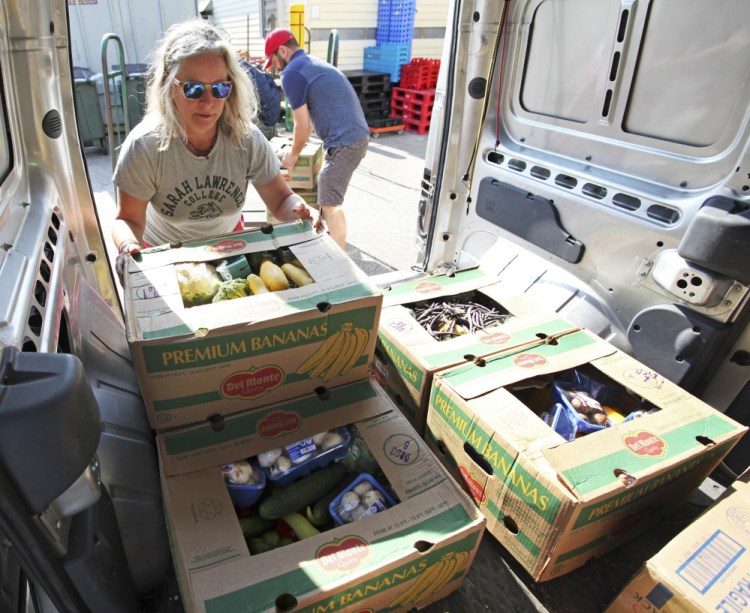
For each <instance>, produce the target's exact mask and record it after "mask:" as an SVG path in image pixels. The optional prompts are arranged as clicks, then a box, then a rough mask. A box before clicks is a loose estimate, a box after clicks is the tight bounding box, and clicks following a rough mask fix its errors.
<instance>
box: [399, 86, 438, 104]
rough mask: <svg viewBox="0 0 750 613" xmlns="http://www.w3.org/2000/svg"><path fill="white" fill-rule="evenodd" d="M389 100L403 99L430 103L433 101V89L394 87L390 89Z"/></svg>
mask: <svg viewBox="0 0 750 613" xmlns="http://www.w3.org/2000/svg"><path fill="white" fill-rule="evenodd" d="M391 100H403V101H410V102H419V103H422V104H425V103H426V104H432V103H433V102H435V90H434V89H407V88H405V87H394V88H393V89H392V90H391Z"/></svg>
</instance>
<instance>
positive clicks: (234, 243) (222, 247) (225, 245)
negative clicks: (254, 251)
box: [208, 239, 247, 253]
mask: <svg viewBox="0 0 750 613" xmlns="http://www.w3.org/2000/svg"><path fill="white" fill-rule="evenodd" d="M245 245H247V243H246V242H245V241H242V240H237V239H226V240H223V241H220V242H218V243H214V244H213V245H211V246H210V247H208V250H209V251H214V252H217V253H226V252H227V251H237V250H238V249H242V248H244V247H245Z"/></svg>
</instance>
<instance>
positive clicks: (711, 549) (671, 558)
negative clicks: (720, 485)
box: [607, 471, 750, 613]
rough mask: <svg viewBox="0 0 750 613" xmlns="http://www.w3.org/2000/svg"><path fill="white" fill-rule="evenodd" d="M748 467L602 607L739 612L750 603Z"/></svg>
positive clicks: (609, 612)
mask: <svg viewBox="0 0 750 613" xmlns="http://www.w3.org/2000/svg"><path fill="white" fill-rule="evenodd" d="M749 520H750V471H746V472H745V473H744V474H743V475H741V476H740V478H739V479H737V480H736V481H735V482H734V484H732V485H731V486H730V487H729V488H728V489H727V490H726V491H725V492H724V494H723V495H722V496H721V498H720V499H719V500H717V501H716V503H714V504H713V505H712V506H711V507H710V508H709V509H708V510H707V511H706V512H705V513H704V514H703V515H701V516H700V517H699V518H698V519H696V520H695V521H694V522H693V523H692V524H691V525H690V526H688V527H687V528H685V530H683V531H682V532H681V533H680V534H678V535H677V536H676V537H675V538H674V539H672V541H670V542H669V543H668V544H667V545H666V546H665V547H664V548H663V549H662V550H661V551H660V552H659V553H657V554H656V555H655V556H654V557H653V558H651V559H650V560H648V562H646V564H645V565H644V566H643V568H642V569H641V570H640V571H639V572H638V573H637V574H636V576H635V577H633V579H632V580H631V581H630V583H628V585H627V586H625V588H624V589H623V591H622V592H621V593H620V595H619V596H618V597H617V598H616V599H615V601H614V602H613V603H612V604H611V606H610V607H609V608H608V609H607V613H616V612H617V611H648V610H651V611H665V612H666V613H669V612H672V611H695V612H696V613H697V612H699V611H742V610H744V609H746V608H747V606H748V604H750V595H749V592H750V580H749V578H750V552H749V551H748V547H747V545H748V542H750V522H749Z"/></svg>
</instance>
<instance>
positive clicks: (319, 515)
mask: <svg viewBox="0 0 750 613" xmlns="http://www.w3.org/2000/svg"><path fill="white" fill-rule="evenodd" d="M357 477H359V474H358V473H352V474H349V475H346V476H345V477H344V480H343V481H341V482H340V483H338V484H337V485H336V486H335V487H334V488H332V489H331V490H330V491H328V492H326V493H325V494H324V495H323V496H321V497H320V498H318V499H317V500H316V501H315V503H314V504H313V505H312V506H311V507H309V509H310V513H309V519H310V521H311V522H312V523H313V525H314V526H325V525H326V524H327V523H328V522H329V521H331V514H330V513H329V512H328V507H329V505H330V504H331V503H332V502H333V499H334V498H336V496H338V495H339V494H340V493H341V492H343V491H344V490H345V489H346V488H347V487H349V484H350V483H351V482H352V481H354V480H355V479H356V478H357Z"/></svg>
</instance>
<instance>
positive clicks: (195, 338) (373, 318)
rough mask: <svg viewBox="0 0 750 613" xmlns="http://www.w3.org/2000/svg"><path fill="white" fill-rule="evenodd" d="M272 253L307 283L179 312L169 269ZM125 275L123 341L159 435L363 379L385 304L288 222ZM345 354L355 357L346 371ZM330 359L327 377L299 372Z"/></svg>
mask: <svg viewBox="0 0 750 613" xmlns="http://www.w3.org/2000/svg"><path fill="white" fill-rule="evenodd" d="M268 228H271V226H268ZM279 247H288V248H289V249H290V250H291V251H292V253H293V254H294V255H295V256H296V257H297V258H298V259H299V260H300V262H302V263H303V265H304V266H305V268H306V269H307V271H308V272H309V273H310V275H311V276H312V277H313V279H314V280H315V283H313V284H310V285H306V286H304V287H299V288H294V289H289V290H284V291H281V292H270V293H266V294H259V295H255V296H249V297H245V298H237V299H234V300H228V301H223V302H217V303H214V304H206V305H201V306H193V307H191V308H186V307H185V306H184V304H183V301H182V297H181V294H180V290H179V286H178V282H177V274H176V272H175V264H177V263H180V262H215V261H217V260H221V259H222V258H225V257H229V256H236V255H243V254H250V253H258V252H263V251H270V250H274V249H277V248H279ZM254 272H257V271H254ZM125 277H126V280H125V314H126V327H127V334H128V342H129V344H130V350H131V353H132V356H133V362H134V364H135V366H136V372H137V374H138V379H139V383H140V386H141V390H142V392H143V397H144V400H145V403H146V409H147V411H148V415H149V419H150V421H151V425H152V426H153V427H154V428H156V429H162V428H168V427H175V426H179V425H185V424H189V423H194V422H197V421H201V420H204V419H206V418H208V417H209V416H215V415H219V416H222V415H229V414H231V413H236V412H239V411H245V410H248V409H252V408H255V407H261V406H264V405H266V404H269V403H272V402H276V401H279V400H282V399H286V398H294V397H296V396H301V395H305V394H309V393H311V391H312V390H313V389H315V387H316V386H319V385H325V386H329V387H330V386H336V385H342V384H345V383H349V382H352V381H357V380H360V379H363V378H366V377H368V376H369V371H370V367H371V364H372V356H373V352H374V350H375V329H376V327H377V322H378V320H379V317H380V307H381V303H382V295H381V293H380V292H379V291H378V289H377V288H376V287H375V286H374V285H372V284H371V283H370V281H369V280H368V278H367V276H366V275H365V274H364V273H363V272H362V271H361V270H359V269H358V268H357V267H356V265H355V264H354V263H353V262H352V261H351V259H349V257H348V256H347V255H346V254H345V253H344V252H343V251H342V250H341V249H340V248H339V247H338V246H337V245H336V244H335V242H334V241H333V240H332V239H331V238H330V237H329V236H328V235H324V234H317V233H316V232H314V231H313V230H312V228H311V227H310V225H309V224H306V223H302V222H292V223H288V224H280V225H276V226H273V231H272V232H271V233H265V232H264V231H263V230H260V229H258V230H253V231H245V232H242V233H236V234H231V235H225V236H221V237H215V238H212V239H207V240H205V241H200V242H195V243H186V244H184V245H183V246H182V247H179V248H169V247H168V246H165V247H160V248H154V249H148V250H145V251H143V252H142V259H141V261H140V262H135V261H134V260H132V259H130V260H129V262H128V268H127V270H126V274H125ZM334 336H337V339H335V340H331V339H332V337H334ZM342 336H343V337H345V338H342ZM339 341H340V342H339ZM355 341H356V342H355ZM325 343H328V344H327V345H324V344H325ZM345 348H348V349H351V350H352V351H350V352H349V356H350V358H351V359H350V360H349V361H347V360H345V356H346V352H345V351H344V349H345ZM329 349H331V350H332V351H333V353H330V354H329V357H330V358H331V360H329V361H328V362H329V363H330V367H329V368H327V369H325V370H320V369H314V370H305V369H304V368H301V367H302V366H303V365H304V364H305V362H306V361H307V360H308V358H310V359H313V358H311V356H312V355H313V354H315V352H317V351H319V350H320V351H321V352H323V351H328V350H329ZM357 352H359V353H360V357H359V358H356V356H355V355H354V354H355V353H357ZM334 353H335V354H336V355H339V356H341V360H336V359H334V358H335V356H334ZM345 362H346V363H345ZM321 365H322V362H321ZM339 367H340V370H339V371H338V372H337V369H338V368H339Z"/></svg>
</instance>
